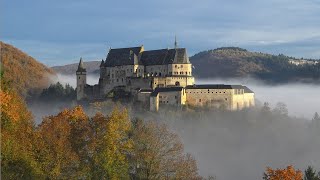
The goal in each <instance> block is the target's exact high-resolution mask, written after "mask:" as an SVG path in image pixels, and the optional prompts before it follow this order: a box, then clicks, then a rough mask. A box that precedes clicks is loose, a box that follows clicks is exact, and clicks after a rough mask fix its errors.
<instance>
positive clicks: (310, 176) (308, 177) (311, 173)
mask: <svg viewBox="0 0 320 180" xmlns="http://www.w3.org/2000/svg"><path fill="white" fill-rule="evenodd" d="M303 179H304V180H320V176H319V175H317V172H316V171H315V170H314V169H313V167H312V166H308V168H307V169H306V170H305V171H304V178H303Z"/></svg>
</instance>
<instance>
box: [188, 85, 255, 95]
mask: <svg viewBox="0 0 320 180" xmlns="http://www.w3.org/2000/svg"><path fill="white" fill-rule="evenodd" d="M186 89H243V90H244V92H245V93H253V91H252V90H251V89H249V88H248V87H247V86H242V85H225V84H200V85H190V86H187V87H186Z"/></svg>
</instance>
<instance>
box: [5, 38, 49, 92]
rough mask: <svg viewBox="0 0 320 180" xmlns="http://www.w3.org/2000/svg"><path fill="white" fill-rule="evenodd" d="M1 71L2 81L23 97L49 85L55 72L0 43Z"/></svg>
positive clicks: (19, 51) (11, 47) (17, 50)
mask: <svg viewBox="0 0 320 180" xmlns="http://www.w3.org/2000/svg"><path fill="white" fill-rule="evenodd" d="M0 58H1V71H3V73H4V77H3V78H4V79H6V80H7V81H9V83H10V84H11V86H12V88H13V89H14V90H16V91H17V92H18V93H19V94H20V95H22V96H23V97H28V96H30V95H31V94H32V93H35V92H40V91H41V90H42V89H43V88H46V87H48V86H49V85H50V84H51V79H52V77H54V76H55V72H54V71H53V70H51V69H50V68H48V67H46V66H45V65H43V64H41V63H39V62H38V61H37V60H35V59H34V58H32V57H30V56H29V55H27V54H26V53H24V52H22V51H21V50H19V49H17V48H15V47H13V46H11V45H9V44H6V43H3V42H1V41H0Z"/></svg>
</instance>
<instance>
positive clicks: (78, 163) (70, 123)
mask: <svg viewBox="0 0 320 180" xmlns="http://www.w3.org/2000/svg"><path fill="white" fill-rule="evenodd" d="M88 122H89V121H88V117H87V116H86V114H85V113H84V111H83V109H82V108H81V107H80V106H78V107H75V108H74V109H70V110H69V109H66V110H64V111H62V112H60V113H59V114H58V115H56V116H49V117H46V118H45V119H44V120H43V122H42V123H41V124H40V126H39V128H38V133H39V137H40V138H41V141H42V148H43V150H41V151H40V152H39V159H40V161H41V164H42V169H43V171H44V172H46V174H47V177H48V178H50V179H61V178H69V179H70V178H71V179H72V178H76V177H77V178H79V177H82V178H85V177H86V176H85V174H86V173H85V171H86V170H87V169H88V168H87V165H86V164H87V159H88V158H87V151H86V150H87V149H88V148H87V146H88V145H87V144H88V139H89V136H88V134H89V126H88Z"/></svg>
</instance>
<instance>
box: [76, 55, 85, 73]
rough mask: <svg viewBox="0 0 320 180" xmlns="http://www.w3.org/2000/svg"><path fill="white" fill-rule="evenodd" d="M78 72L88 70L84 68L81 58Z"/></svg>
mask: <svg viewBox="0 0 320 180" xmlns="http://www.w3.org/2000/svg"><path fill="white" fill-rule="evenodd" d="M77 72H86V68H85V67H84V64H83V61H82V58H80V62H79V65H78V69H77Z"/></svg>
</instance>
